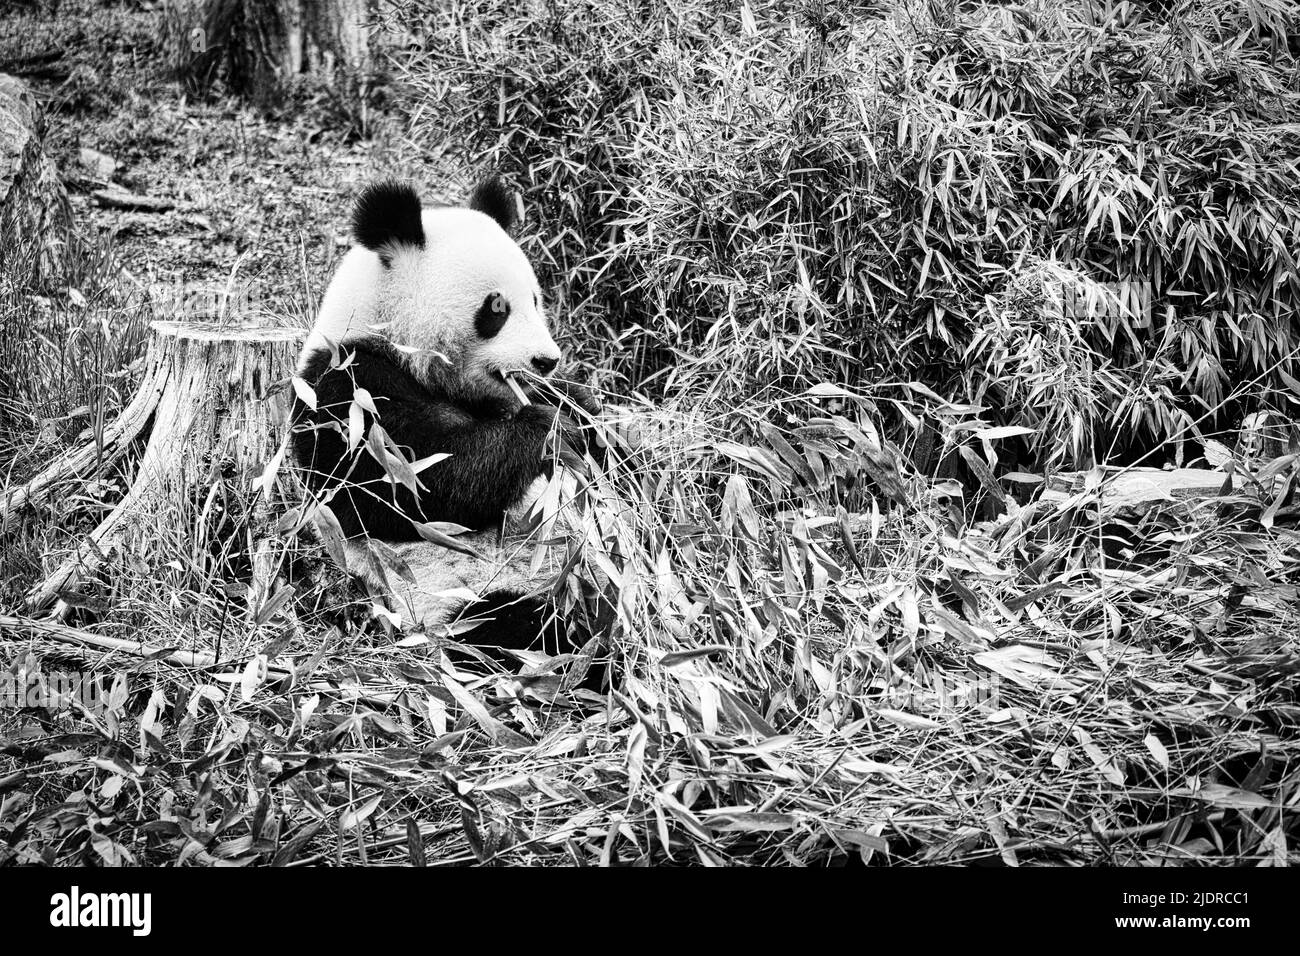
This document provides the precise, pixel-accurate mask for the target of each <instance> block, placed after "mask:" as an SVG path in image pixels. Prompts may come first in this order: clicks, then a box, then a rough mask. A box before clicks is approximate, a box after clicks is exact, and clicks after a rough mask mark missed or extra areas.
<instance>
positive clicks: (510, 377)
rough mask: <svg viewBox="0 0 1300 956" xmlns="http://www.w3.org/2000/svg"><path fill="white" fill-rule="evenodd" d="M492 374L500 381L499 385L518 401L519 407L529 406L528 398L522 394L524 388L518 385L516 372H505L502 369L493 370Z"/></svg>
mask: <svg viewBox="0 0 1300 956" xmlns="http://www.w3.org/2000/svg"><path fill="white" fill-rule="evenodd" d="M492 374H493V375H495V376H496V377H497V378H499V379H501V383H502V384H503V385H505V386H506V388H508V389H510V391H512V392H514V393H515V398H517V399H519V403H520V404H521V405H531V404H532V403H531V402H530V401H529V399H528V396H527V395H526V394H524V388H523V386H522V385H520V384H519V379H518V377H517V376H518V374H519V373H518V372H513V371H510V372H508V371H505V370H503V369H499V368H498V369H493V370H492Z"/></svg>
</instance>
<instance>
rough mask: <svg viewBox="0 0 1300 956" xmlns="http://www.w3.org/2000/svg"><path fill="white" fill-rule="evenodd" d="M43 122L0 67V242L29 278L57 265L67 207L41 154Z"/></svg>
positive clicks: (18, 83) (23, 88)
mask: <svg viewBox="0 0 1300 956" xmlns="http://www.w3.org/2000/svg"><path fill="white" fill-rule="evenodd" d="M44 134H45V127H44V123H43V121H42V117H41V113H40V108H39V107H38V106H37V104H36V99H35V97H33V96H32V93H31V91H30V90H29V89H28V88H27V85H26V84H25V83H23V81H22V80H19V79H17V78H15V77H12V76H7V75H5V74H3V73H0V248H3V249H4V250H5V260H6V265H7V266H9V267H10V268H13V267H14V266H17V268H18V269H19V270H23V271H26V272H27V274H28V277H29V278H30V279H31V280H32V281H33V282H39V281H41V280H42V279H43V278H45V277H47V276H49V275H51V274H52V273H55V272H57V271H58V270H59V268H60V267H61V265H62V262H63V248H64V240H65V239H66V237H67V234H68V230H69V229H70V227H71V224H72V215H71V207H70V206H69V205H68V197H67V194H66V193H65V192H64V191H63V184H62V183H61V182H60V181H59V171H58V169H57V168H56V167H55V165H54V163H53V162H52V161H51V160H50V158H49V157H48V156H46V155H45V151H44V148H43V140H44Z"/></svg>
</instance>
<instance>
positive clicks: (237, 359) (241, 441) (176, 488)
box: [0, 322, 304, 617]
mask: <svg viewBox="0 0 1300 956" xmlns="http://www.w3.org/2000/svg"><path fill="white" fill-rule="evenodd" d="M151 329H152V334H151V336H150V340H149V347H148V353H147V356H146V363H145V368H146V370H145V374H144V378H143V380H142V382H141V385H140V388H139V391H138V392H137V394H136V397H135V399H134V400H133V401H132V402H131V404H130V405H129V406H128V407H127V409H126V410H125V411H124V412H123V414H122V415H121V417H119V418H118V419H117V421H115V422H114V423H113V424H112V425H110V426H109V427H108V428H107V429H106V430H105V437H104V451H103V456H104V457H107V458H109V459H110V460H111V459H114V458H120V457H121V456H122V455H123V454H124V453H125V452H126V451H127V449H128V448H129V447H130V446H131V444H132V442H134V440H135V439H136V438H137V437H139V436H140V435H141V434H142V433H143V431H144V430H145V427H146V426H147V425H149V423H150V422H152V425H151V426H150V427H149V428H148V441H147V443H146V444H145V448H144V451H143V453H142V454H141V456H140V460H139V464H138V466H137V468H136V473H135V478H134V480H133V481H132V484H131V488H130V490H129V491H128V493H127V494H126V496H125V497H124V498H123V499H122V501H121V502H120V503H119V504H118V505H117V507H116V508H114V509H113V511H112V513H110V514H109V515H108V517H107V518H105V519H104V520H103V521H101V522H100V524H99V526H98V527H96V528H95V530H94V531H92V532H91V533H90V535H89V537H88V538H87V539H86V540H85V541H84V542H83V543H82V544H81V546H80V547H79V548H78V549H77V551H76V552H75V553H74V554H73V555H72V556H71V557H70V558H68V559H67V560H66V561H64V562H63V564H61V565H60V566H59V568H58V569H57V570H55V571H54V573H52V574H51V575H49V576H48V577H47V578H46V579H45V580H44V581H42V582H41V583H40V584H39V585H38V586H37V587H36V588H34V589H33V590H32V592H31V594H30V595H29V598H28V601H29V604H30V606H31V607H32V608H34V609H44V608H47V607H49V606H50V605H52V604H56V602H57V606H56V608H55V614H56V616H60V617H62V616H63V615H64V614H66V611H67V606H66V605H65V604H64V602H63V601H61V600H60V598H59V595H60V594H61V593H64V592H69V591H72V590H75V589H76V588H77V586H78V585H79V584H80V583H81V582H82V581H83V580H84V579H85V578H86V576H87V575H89V574H91V573H93V572H94V571H95V570H96V568H98V567H99V565H100V564H102V563H103V561H104V560H105V558H106V557H107V556H108V555H109V554H111V553H113V552H114V551H125V552H127V553H137V554H151V553H153V552H155V551H156V550H157V549H158V548H159V546H160V542H161V541H163V540H165V538H166V536H167V535H168V534H172V533H179V534H180V535H182V536H184V537H185V538H186V540H187V541H189V542H190V544H192V545H193V546H196V547H197V546H199V545H201V544H202V542H194V541H192V540H190V539H191V538H192V536H193V535H192V532H193V529H194V528H195V527H198V528H200V529H201V528H202V527H203V518H205V517H206V515H207V512H208V511H209V509H210V508H211V507H212V504H213V500H214V498H215V496H216V494H217V492H218V490H219V489H220V488H221V487H222V485H223V483H224V485H225V487H227V488H232V487H233V488H234V489H235V491H236V495H237V497H238V499H239V500H240V501H242V502H243V503H245V504H246V505H247V507H248V508H249V509H251V510H252V512H254V514H255V515H256V513H259V512H260V511H261V510H262V509H264V508H265V503H266V492H268V491H269V489H267V488H261V487H260V484H261V481H260V479H261V477H262V475H263V471H264V468H265V466H266V464H267V462H268V461H275V462H277V463H278V461H279V460H280V458H281V457H282V455H283V449H284V442H285V441H286V439H287V435H288V433H289V418H288V416H289V402H288V389H287V388H286V387H285V386H286V385H287V381H288V379H289V378H290V377H291V376H292V375H293V369H294V362H295V360H296V357H297V353H298V348H299V345H300V343H301V341H302V339H303V336H304V332H303V330H301V329H290V328H268V327H260V326H253V325H243V326H222V325H218V324H200V323H187V324H182V323H179V322H155V323H153V325H152V327H151ZM277 449H279V451H277ZM97 460H98V461H102V460H103V459H102V458H100V457H98V456H96V454H95V449H94V447H93V446H91V447H90V448H82V449H78V450H77V451H74V452H71V453H69V454H68V455H65V456H64V457H63V458H61V459H60V460H59V461H57V462H55V464H54V465H52V466H51V467H50V468H49V469H47V470H46V471H45V472H44V473H42V474H41V475H38V476H37V477H36V478H34V479H33V480H32V481H30V482H28V483H27V484H26V485H25V486H23V487H21V488H18V489H16V490H14V491H12V492H10V493H8V494H6V495H5V496H3V497H4V498H6V499H8V505H7V507H8V508H9V509H10V510H12V509H13V508H15V507H17V506H19V505H22V504H32V503H35V502H36V501H38V500H41V499H42V498H43V497H45V496H48V494H49V492H50V491H51V490H52V489H54V488H55V487H57V486H58V485H60V484H63V483H65V482H67V481H68V480H71V479H75V478H78V477H82V476H84V475H85V474H87V473H88V472H89V470H90V469H91V468H92V467H93V466H94V465H95V464H96V462H97ZM272 471H274V469H267V472H268V475H269V476H270V477H271V480H272V483H274V480H275V478H276V475H278V478H279V479H280V480H288V481H293V480H294V479H293V477H292V470H291V469H281V470H278V471H275V473H274V474H271V472H272ZM0 504H2V503H0ZM0 513H2V512H0ZM255 574H256V572H255ZM255 590H256V588H255Z"/></svg>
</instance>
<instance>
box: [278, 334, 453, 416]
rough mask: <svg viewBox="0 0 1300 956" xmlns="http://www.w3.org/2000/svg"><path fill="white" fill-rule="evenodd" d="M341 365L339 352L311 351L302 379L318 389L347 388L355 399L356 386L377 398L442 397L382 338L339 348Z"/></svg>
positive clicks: (422, 398) (318, 349) (304, 363)
mask: <svg viewBox="0 0 1300 956" xmlns="http://www.w3.org/2000/svg"><path fill="white" fill-rule="evenodd" d="M337 354H338V362H337V363H335V361H334V355H335V351H334V350H331V349H329V348H327V347H321V348H317V349H313V350H311V351H310V352H308V353H307V354H306V355H305V356H304V357H303V360H302V363H301V365H300V366H299V375H300V377H301V378H302V379H303V380H304V381H305V382H307V384H308V385H311V386H312V387H313V388H315V389H317V392H318V394H317V398H318V399H320V398H322V397H324V396H322V395H320V394H319V393H320V390H321V389H322V388H325V389H327V390H330V391H333V390H335V389H346V390H347V392H348V395H347V397H348V398H349V399H351V395H352V391H353V389H354V388H355V387H357V386H360V387H362V388H365V389H366V390H367V391H369V392H370V393H371V394H372V395H373V396H375V397H377V398H378V397H383V398H388V399H392V400H398V401H401V400H403V399H411V398H417V397H418V398H419V399H421V400H423V401H428V400H430V399H436V398H439V397H440V396H437V395H431V394H430V392H429V389H427V388H426V387H425V386H424V385H423V384H421V383H420V381H419V380H417V379H416V377H415V375H414V374H412V372H411V370H410V368H408V366H407V364H406V361H405V360H404V358H403V356H402V353H401V352H400V351H398V350H397V348H396V347H395V346H393V345H392V343H390V342H388V341H387V340H385V339H382V338H379V337H370V338H365V339H358V340H356V341H354V342H348V343H346V344H344V345H341V346H339V347H338V349H337Z"/></svg>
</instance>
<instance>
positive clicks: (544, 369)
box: [533, 355, 560, 375]
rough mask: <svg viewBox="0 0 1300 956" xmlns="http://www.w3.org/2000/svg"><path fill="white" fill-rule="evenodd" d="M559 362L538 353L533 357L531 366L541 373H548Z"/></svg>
mask: <svg viewBox="0 0 1300 956" xmlns="http://www.w3.org/2000/svg"><path fill="white" fill-rule="evenodd" d="M559 364H560V360H559V359H553V358H550V357H549V356H546V355H538V356H536V357H534V358H533V368H535V369H537V371H538V372H540V373H541V374H543V375H550V374H551V372H552V370H554V368H555V366H557V365H559Z"/></svg>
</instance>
